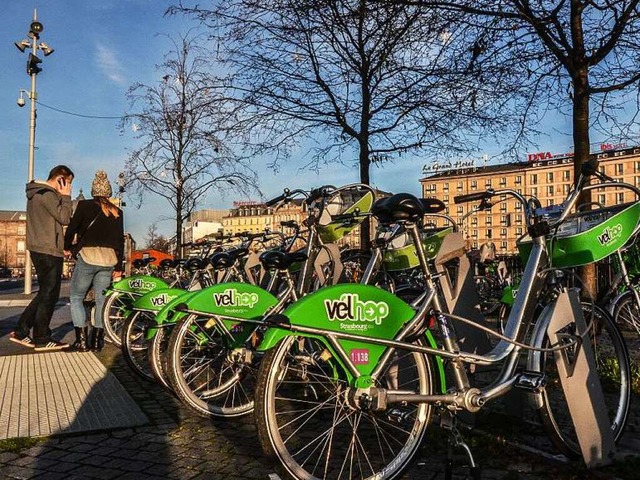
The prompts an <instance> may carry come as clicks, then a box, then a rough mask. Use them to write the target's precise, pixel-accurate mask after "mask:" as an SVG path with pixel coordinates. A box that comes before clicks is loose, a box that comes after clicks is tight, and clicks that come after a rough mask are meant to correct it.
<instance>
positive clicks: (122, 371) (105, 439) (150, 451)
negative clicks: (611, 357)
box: [0, 306, 640, 480]
mask: <svg viewBox="0 0 640 480" xmlns="http://www.w3.org/2000/svg"><path fill="white" fill-rule="evenodd" d="M62 308H66V309H68V306H67V307H62ZM62 355H69V356H70V357H71V358H70V359H69V360H67V359H63V360H64V361H65V362H67V361H68V362H72V361H73V362H76V361H79V362H81V363H84V364H85V365H91V364H93V362H94V361H95V362H96V363H99V364H101V365H104V366H105V367H106V370H107V371H108V372H111V373H112V374H113V375H114V377H113V379H114V382H113V383H109V384H108V385H109V388H110V389H113V390H112V391H116V390H117V388H118V387H117V386H116V385H121V386H122V387H123V388H124V390H125V391H126V392H128V394H129V395H130V397H131V398H132V399H133V401H134V402H135V403H136V404H137V405H138V406H139V407H140V409H141V410H142V412H143V413H144V415H146V417H147V418H148V423H147V424H146V425H142V426H135V427H129V428H122V427H120V428H111V427H108V428H106V429H104V430H96V431H91V432H83V433H76V434H71V433H68V431H67V432H65V433H64V434H63V435H58V436H51V437H44V438H43V439H42V440H40V441H39V442H38V443H37V444H36V446H33V447H31V448H27V449H23V450H21V451H19V452H18V453H13V452H9V451H4V452H3V451H2V449H0V479H31V478H38V479H51V480H55V479H59V478H64V479H65V480H79V479H90V478H96V479H112V478H113V479H116V478H117V479H121V478H122V479H135V480H145V479H151V478H156V479H161V478H167V479H192V478H195V479H231V480H240V479H265V480H266V479H277V478H278V477H277V476H276V475H275V474H274V473H273V472H274V469H273V467H272V465H271V464H270V462H269V461H268V460H267V459H266V458H264V457H263V455H262V454H261V450H260V446H259V443H258V441H257V439H256V436H255V428H254V425H253V417H252V416H247V417H244V418H240V419H235V420H232V421H220V420H211V419H203V418H201V417H198V416H195V415H193V414H191V412H190V411H188V410H187V409H186V408H184V407H182V406H181V405H180V404H179V402H178V401H177V400H176V399H175V398H174V397H173V396H172V395H171V394H169V393H168V392H166V391H165V390H163V389H162V388H161V387H160V386H158V385H156V384H152V383H149V382H146V381H144V380H141V379H139V378H138V377H137V376H136V375H135V374H134V373H133V372H132V371H131V370H130V368H129V367H128V365H127V364H126V363H125V362H124V359H123V358H122V356H121V354H120V352H119V351H118V349H116V348H115V347H113V346H112V345H107V347H106V348H105V349H104V351H103V352H101V353H100V354H98V355H97V357H96V356H94V355H93V354H90V353H89V354H66V353H62V352H60V353H55V354H28V355H22V357H23V359H24V360H23V361H25V362H32V363H33V364H37V363H42V362H43V361H44V360H48V359H49V357H57V356H62ZM34 357H39V358H34ZM11 358H12V357H0V365H4V364H6V362H13V361H16V360H13V359H12V360H8V359H11ZM94 368H96V369H100V367H99V366H98V365H96V366H95V367H94ZM73 371H75V372H77V371H78V370H77V369H75V370H73ZM101 371H102V374H103V375H106V376H105V377H104V378H106V377H108V376H109V375H110V374H108V373H106V371H105V370H101ZM68 372H69V371H67V372H65V377H67V378H68V377H70V375H69V373H68ZM2 378H3V380H2V381H3V382H4V381H5V380H4V376H2ZM104 378H103V380H104ZM116 379H117V380H116ZM69 381H74V382H75V381H76V380H75V379H74V380H71V379H69ZM98 384H99V385H103V384H104V385H107V384H106V383H104V381H102V382H99V383H98ZM3 390H4V387H2V386H0V391H3ZM105 394H106V392H105ZM89 398H90V399H91V401H93V398H94V397H93V396H92V395H89ZM89 403H91V402H89ZM637 403H638V399H637V398H634V405H637ZM30 405H31V404H30ZM34 405H35V404H34ZM636 409H637V406H636ZM2 410H4V407H3V409H2ZM82 410H83V409H80V410H77V411H78V412H81V411H82ZM65 412H66V410H65ZM0 413H1V414H2V415H3V417H2V419H0V431H2V430H3V429H6V428H9V427H7V426H6V423H5V420H4V415H6V413H5V412H4V411H1V412H0ZM39 415H40V414H39V412H36V413H34V412H32V411H29V417H30V418H33V417H35V418H39ZM58 415H60V414H58ZM49 416H51V415H49ZM638 418H639V417H638V415H637V414H636V415H635V416H634V417H633V418H632V422H631V433H630V434H625V437H624V438H623V444H624V449H625V450H626V451H629V450H632V451H635V452H636V453H637V452H639V451H640V435H639V434H638V432H640V422H639V421H638ZM11 421H13V419H11ZM73 423H74V422H71V424H73ZM513 423H514V425H515V424H517V423H518V422H517V421H515V419H514V420H513ZM13 428H15V427H13ZM520 429H521V430H529V429H530V427H529V426H527V425H525V426H524V427H520ZM526 433H527V434H530V433H531V432H529V431H527V432H526ZM442 436H443V434H442V431H440V430H436V434H435V436H434V437H433V438H432V440H435V441H437V442H438V443H439V444H440V445H442V444H443V442H442V441H441V440H439V437H442ZM469 437H470V435H469V434H467V433H465V438H466V439H468V438H469ZM478 438H479V439H478ZM520 438H522V437H520ZM535 438H536V440H532V441H531V443H529V442H527V443H529V444H533V445H537V446H538V447H540V443H536V442H538V441H539V439H540V438H544V436H542V437H540V436H538V437H535ZM494 440H495V438H494ZM483 442H484V440H483V437H476V444H482V443H483ZM429 443H432V442H429ZM472 449H474V451H475V452H476V455H477V456H476V460H477V461H479V463H480V464H481V465H482V467H483V470H482V479H483V480H498V479H507V478H508V479H518V480H543V479H545V480H546V479H551V478H567V479H568V478H575V479H582V478H585V479H586V478H597V479H613V478H628V479H631V478H634V479H635V478H638V477H636V476H632V477H615V475H613V474H611V473H609V472H608V471H607V470H602V469H599V470H598V471H596V472H595V473H594V474H593V476H592V474H591V473H585V472H584V471H582V472H581V473H578V474H577V475H574V474H573V473H571V472H575V469H576V468H579V466H577V465H576V464H572V465H565V464H562V463H559V462H557V461H550V459H551V458H552V457H551V456H550V455H535V454H530V453H528V452H527V451H524V450H515V451H514V452H512V453H509V450H508V449H506V448H503V447H500V446H498V447H497V449H494V450H482V448H480V447H477V451H476V447H472ZM483 451H484V454H485V456H482V452H483ZM487 452H489V456H487ZM444 467H445V452H444V451H443V449H442V448H440V450H439V451H438V452H436V453H434V452H433V446H432V445H431V446H430V445H428V444H427V445H425V447H424V448H422V449H421V451H420V452H419V454H418V461H417V462H416V463H415V464H414V465H413V466H412V467H411V469H410V470H409V471H408V473H407V474H406V475H405V477H403V478H405V479H410V480H413V479H416V480H417V479H425V480H427V479H429V480H431V479H434V480H435V479H444V478H445V475H444ZM466 473H467V470H466V469H465V468H463V467H459V468H456V470H455V475H454V477H453V478H454V479H455V480H457V479H463V478H468V477H466ZM572 475H574V476H572Z"/></svg>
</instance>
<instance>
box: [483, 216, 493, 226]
mask: <svg viewBox="0 0 640 480" xmlns="http://www.w3.org/2000/svg"><path fill="white" fill-rule="evenodd" d="M492 223H493V219H492V218H491V217H487V218H486V220H485V223H484V224H485V225H487V226H490V225H491V224H492Z"/></svg>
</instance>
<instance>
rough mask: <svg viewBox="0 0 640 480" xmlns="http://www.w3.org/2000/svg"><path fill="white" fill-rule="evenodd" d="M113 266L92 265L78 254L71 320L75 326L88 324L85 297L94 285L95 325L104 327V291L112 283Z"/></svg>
mask: <svg viewBox="0 0 640 480" xmlns="http://www.w3.org/2000/svg"><path fill="white" fill-rule="evenodd" d="M112 272H113V267H100V266H97V265H90V264H88V263H87V262H85V261H84V260H83V259H82V256H80V255H78V259H77V260H76V266H75V268H74V269H73V275H72V277H71V293H70V294H69V300H70V301H71V321H72V322H73V326H74V327H81V328H82V327H84V326H86V324H87V311H86V309H85V306H84V297H85V295H86V294H87V292H88V291H89V288H90V287H91V285H93V291H94V293H95V296H96V315H95V318H94V322H95V325H94V326H95V327H97V328H103V327H104V325H103V324H102V315H100V314H99V313H100V312H102V307H103V305H104V291H105V290H106V289H107V288H109V285H111V273H112Z"/></svg>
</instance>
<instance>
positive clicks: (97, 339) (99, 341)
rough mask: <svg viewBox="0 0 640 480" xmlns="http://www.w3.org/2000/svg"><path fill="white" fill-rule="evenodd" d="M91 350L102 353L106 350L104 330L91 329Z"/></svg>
mask: <svg viewBox="0 0 640 480" xmlns="http://www.w3.org/2000/svg"><path fill="white" fill-rule="evenodd" d="M90 348H91V350H92V351H94V352H101V351H102V349H103V348H104V328H93V329H91V346H90Z"/></svg>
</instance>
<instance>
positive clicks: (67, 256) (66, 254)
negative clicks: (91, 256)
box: [63, 250, 72, 260]
mask: <svg viewBox="0 0 640 480" xmlns="http://www.w3.org/2000/svg"><path fill="white" fill-rule="evenodd" d="M63 253H64V258H66V259H67V260H69V259H70V258H71V257H72V253H71V250H63Z"/></svg>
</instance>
